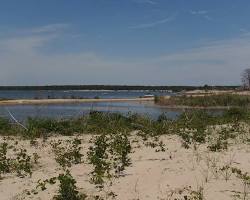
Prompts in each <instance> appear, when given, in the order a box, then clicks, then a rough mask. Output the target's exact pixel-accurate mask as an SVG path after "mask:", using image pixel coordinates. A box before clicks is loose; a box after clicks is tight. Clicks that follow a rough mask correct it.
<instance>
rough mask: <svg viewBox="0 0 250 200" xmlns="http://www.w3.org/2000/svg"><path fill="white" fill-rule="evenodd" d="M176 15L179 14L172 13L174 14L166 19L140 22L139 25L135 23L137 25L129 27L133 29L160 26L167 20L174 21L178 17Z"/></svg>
mask: <svg viewBox="0 0 250 200" xmlns="http://www.w3.org/2000/svg"><path fill="white" fill-rule="evenodd" d="M176 16H177V15H172V16H170V17H167V18H165V19H161V20H158V21H155V22H151V23H145V24H138V25H135V26H131V27H129V28H131V29H145V28H152V27H155V26H158V25H161V24H165V23H167V22H171V21H173V20H174V19H175V18H176Z"/></svg>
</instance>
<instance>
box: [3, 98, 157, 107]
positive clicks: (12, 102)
mask: <svg viewBox="0 0 250 200" xmlns="http://www.w3.org/2000/svg"><path fill="white" fill-rule="evenodd" d="M129 101H138V102H140V101H154V97H150V98H129V99H126V98H119V99H13V100H2V101H0V105H32V104H66V103H95V102H129Z"/></svg>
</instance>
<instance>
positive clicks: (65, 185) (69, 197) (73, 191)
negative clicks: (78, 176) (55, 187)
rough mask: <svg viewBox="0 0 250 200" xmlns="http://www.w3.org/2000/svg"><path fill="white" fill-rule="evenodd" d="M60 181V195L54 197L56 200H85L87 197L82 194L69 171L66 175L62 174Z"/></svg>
mask: <svg viewBox="0 0 250 200" xmlns="http://www.w3.org/2000/svg"><path fill="white" fill-rule="evenodd" d="M58 180H59V181H60V188H59V194H58V195H57V196H55V197H54V199H55V200H84V199H86V198H87V196H86V195H83V194H80V193H79V191H77V188H76V185H75V184H76V181H75V179H74V178H73V177H72V175H71V174H70V172H69V171H68V170H67V171H66V173H65V174H60V175H59V177H58Z"/></svg>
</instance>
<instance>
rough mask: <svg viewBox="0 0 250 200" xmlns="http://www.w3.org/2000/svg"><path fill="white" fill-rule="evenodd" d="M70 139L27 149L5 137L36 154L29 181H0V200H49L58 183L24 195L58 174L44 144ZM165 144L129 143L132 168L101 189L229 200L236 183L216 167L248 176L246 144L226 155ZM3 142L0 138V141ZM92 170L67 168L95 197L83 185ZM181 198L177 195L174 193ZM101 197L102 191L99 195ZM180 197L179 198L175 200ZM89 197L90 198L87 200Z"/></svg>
mask: <svg viewBox="0 0 250 200" xmlns="http://www.w3.org/2000/svg"><path fill="white" fill-rule="evenodd" d="M70 138H73V137H63V136H58V137H51V138H49V139H48V140H47V141H45V142H44V141H42V139H39V140H38V146H36V147H34V146H31V145H30V142H29V141H28V140H20V139H18V138H13V139H14V140H11V139H10V138H9V139H7V141H8V143H12V144H14V143H15V141H18V142H19V143H18V145H17V146H18V147H22V148H26V149H27V150H28V153H30V154H32V153H37V154H38V155H39V156H40V157H41V158H40V160H39V164H38V166H36V167H35V168H34V172H33V174H32V177H25V178H18V177H17V176H16V175H15V174H7V175H4V176H3V179H2V180H0V194H1V196H0V199H1V200H17V199H24V200H26V199H36V200H45V199H46V200H47V199H52V198H53V196H54V195H55V194H57V191H58V185H57V184H55V185H48V187H47V190H45V191H39V192H38V194H36V195H33V194H32V195H27V191H30V190H32V189H35V188H36V186H37V181H38V180H39V179H42V180H45V179H47V178H51V177H53V176H57V175H58V174H59V173H61V172H62V170H61V168H60V166H59V165H58V164H57V163H56V161H55V159H54V153H53V151H52V148H51V145H50V142H51V141H54V140H59V139H62V140H66V139H70ZM79 138H80V139H81V140H82V147H83V149H82V153H83V154H84V160H85V159H86V157H87V151H88V147H89V146H90V144H89V139H90V138H91V136H89V135H84V136H81V137H79ZM162 139H163V141H164V143H165V144H166V151H165V152H156V151H155V150H154V149H152V148H150V147H145V146H143V145H142V144H140V143H139V144H133V146H134V148H133V153H131V154H130V157H131V161H132V165H131V166H130V167H128V168H127V169H126V170H125V174H124V176H122V177H120V178H118V179H115V180H114V182H113V185H112V186H110V187H108V186H106V188H105V190H106V191H113V192H114V193H115V194H116V195H117V197H116V199H119V200H137V199H140V200H145V199H150V200H154V199H162V200H165V199H166V200H170V199H175V198H177V199H184V198H183V195H184V194H185V190H187V191H188V192H187V193H189V192H190V190H195V191H197V190H198V189H199V188H202V189H203V192H204V196H205V199H207V200H214V199H216V200H220V199H221V200H229V199H233V197H232V196H233V195H234V194H236V193H237V192H242V191H243V185H242V182H241V181H240V180H239V179H237V178H236V177H235V176H234V175H230V177H229V180H227V181H226V180H225V175H224V174H223V173H222V172H221V171H220V170H219V169H220V168H221V167H222V166H225V165H230V166H234V167H237V168H240V169H242V170H243V171H245V172H250V171H249V170H250V168H249V165H250V152H249V146H248V145H239V144H237V145H236V144H235V145H234V146H231V147H230V148H229V149H228V150H227V151H224V152H220V153H213V152H209V151H208V150H207V148H206V146H205V145H201V146H199V147H198V149H197V150H194V149H185V148H183V147H182V142H181V139H180V138H179V137H177V136H163V137H162ZM0 142H3V137H1V138H0ZM91 169H92V166H91V165H89V164H88V163H87V162H86V161H85V162H84V163H83V164H78V165H73V166H72V167H71V168H70V171H71V173H72V175H73V177H74V178H75V179H76V181H77V187H78V188H79V190H80V191H81V192H84V193H86V194H88V195H90V196H91V195H93V194H98V193H99V192H98V190H97V189H96V188H95V187H94V186H93V185H92V184H90V183H89V173H90V172H91ZM181 192H183V194H181V195H180V193H181ZM102 195H103V193H102ZM181 197H182V198H181ZM89 199H91V198H89Z"/></svg>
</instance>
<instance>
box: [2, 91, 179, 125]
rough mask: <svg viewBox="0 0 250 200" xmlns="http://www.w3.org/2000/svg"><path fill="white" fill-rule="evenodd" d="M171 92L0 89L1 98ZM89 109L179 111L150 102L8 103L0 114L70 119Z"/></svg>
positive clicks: (146, 112)
mask: <svg viewBox="0 0 250 200" xmlns="http://www.w3.org/2000/svg"><path fill="white" fill-rule="evenodd" d="M149 93H150V94H153V95H172V94H170V93H168V92H162V91H72V90H70V91H53V90H50V91H0V98H5V99H35V98H36V99H37V98H39V99H43V98H48V96H49V97H50V98H72V97H74V98H95V97H97V96H98V97H99V98H136V97H140V96H143V95H146V94H149ZM91 110H96V111H103V112H119V113H122V114H128V113H129V112H131V113H138V114H144V115H148V116H149V117H151V118H157V117H158V116H159V115H160V114H162V113H166V115H167V116H169V117H170V118H175V117H176V116H178V115H179V114H180V112H181V111H180V110H173V109H168V108H164V107H161V106H157V105H155V104H154V103H153V102H97V103H73V104H50V105H11V106H9V105H8V106H0V116H1V117H6V118H10V115H9V112H8V111H10V112H11V113H12V114H13V116H15V118H16V119H18V120H20V121H25V119H27V117H51V118H72V117H79V116H82V115H84V114H87V113H89V112H90V111H91Z"/></svg>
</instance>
